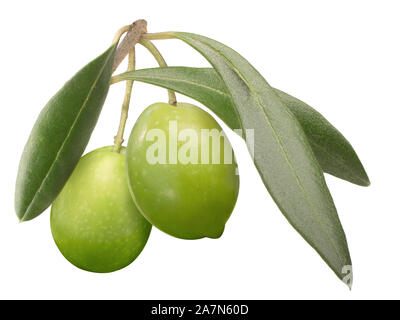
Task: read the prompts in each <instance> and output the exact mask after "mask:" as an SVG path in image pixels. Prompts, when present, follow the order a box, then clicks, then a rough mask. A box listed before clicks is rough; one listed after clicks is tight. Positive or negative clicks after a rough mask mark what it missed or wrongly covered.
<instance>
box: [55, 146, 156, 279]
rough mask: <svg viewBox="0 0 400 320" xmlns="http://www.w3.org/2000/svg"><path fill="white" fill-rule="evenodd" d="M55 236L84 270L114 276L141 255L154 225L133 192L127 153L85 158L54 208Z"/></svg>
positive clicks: (102, 153) (103, 150) (110, 151)
mask: <svg viewBox="0 0 400 320" xmlns="http://www.w3.org/2000/svg"><path fill="white" fill-rule="evenodd" d="M50 222H51V231H52V234H53V238H54V241H55V242H56V244H57V246H58V248H59V249H60V251H61V253H62V254H63V255H64V257H65V258H66V259H67V260H69V261H70V262H71V263H72V264H74V265H75V266H77V267H78V268H81V269H84V270H87V271H92V272H99V273H105V272H112V271H116V270H119V269H121V268H124V267H126V266H127V265H129V264H130V263H131V262H132V261H134V260H135V259H136V257H137V256H138V255H139V254H140V252H141V251H142V249H143V248H144V246H145V244H146V242H147V239H148V238H149V235H150V231H151V225H150V224H149V223H148V222H147V221H146V219H145V218H143V216H142V215H141V214H140V212H139V210H138V209H137V207H136V206H135V204H134V202H133V200H132V198H131V195H130V193H129V189H128V182H127V177H126V161H125V150H124V149H122V150H121V152H120V153H118V152H114V151H113V147H104V148H100V149H97V150H94V151H92V152H90V153H88V154H87V155H85V156H84V157H82V158H81V159H80V160H79V162H78V165H77V166H76V168H75V169H74V171H73V173H72V175H71V177H70V178H69V180H68V182H67V183H66V185H65V186H64V188H63V190H62V191H61V193H60V194H59V195H58V197H57V198H56V200H55V202H54V203H53V206H52V209H51V219H50Z"/></svg>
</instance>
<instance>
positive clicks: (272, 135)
mask: <svg viewBox="0 0 400 320" xmlns="http://www.w3.org/2000/svg"><path fill="white" fill-rule="evenodd" d="M169 35H170V36H171V37H174V38H177V39H180V40H182V41H184V42H186V43H187V44H189V45H190V46H192V47H193V48H194V49H196V50H197V51H198V52H200V53H201V54H202V55H203V56H204V57H205V58H206V59H207V60H208V61H209V62H210V63H211V65H212V66H213V67H214V69H215V70H216V71H217V72H218V74H219V75H220V76H221V78H222V80H223V82H224V84H225V86H226V88H227V91H228V92H229V94H230V97H231V99H232V102H233V105H234V107H235V108H234V109H235V112H236V113H237V117H238V119H239V120H240V123H241V128H243V129H245V130H243V131H244V135H245V136H246V130H254V139H255V141H254V163H255V166H256V168H257V170H258V172H259V174H260V176H261V178H262V180H263V182H264V184H265V186H266V187H267V189H268V191H269V193H270V194H271V196H272V198H273V199H274V200H275V202H276V204H277V205H278V207H279V208H280V210H281V211H282V213H283V214H284V215H285V217H286V218H287V219H288V221H289V223H290V224H291V225H292V226H293V227H294V228H295V229H296V230H297V231H298V232H299V233H300V234H301V235H302V236H303V237H304V239H305V240H306V241H307V242H308V243H309V244H310V245H311V246H312V247H313V248H314V249H315V250H316V251H317V252H318V253H319V254H320V256H321V257H322V259H323V260H324V261H325V262H326V263H327V264H328V266H329V267H330V268H331V269H332V270H333V271H334V272H335V274H336V275H337V276H338V277H339V278H340V279H343V280H344V279H345V276H346V274H345V271H344V270H348V269H349V266H351V259H350V254H349V251H348V247H347V241H346V237H345V234H344V231H343V229H342V226H341V223H340V220H339V217H338V215H337V212H336V208H335V205H334V203H333V199H332V197H331V195H330V192H329V189H328V187H327V185H326V182H325V179H324V176H323V172H322V170H321V167H320V166H319V164H318V162H317V160H316V158H315V155H314V153H313V151H312V149H311V147H310V145H309V143H308V140H307V137H306V135H305V133H304V131H303V129H302V127H301V126H300V124H299V122H298V121H297V119H296V118H295V117H294V115H293V113H292V112H291V111H290V110H289V109H288V108H287V107H286V106H285V104H284V103H283V102H282V101H281V100H280V98H279V97H278V95H277V94H276V92H275V91H274V90H273V89H272V88H271V87H270V86H269V84H268V83H267V82H266V81H265V79H264V78H263V77H262V76H261V75H260V73H259V72H258V71H257V70H255V69H254V67H253V66H251V65H250V63H249V62H248V61H247V60H246V59H244V58H243V57H242V56H240V55H239V54H238V53H237V52H235V51H234V50H232V49H231V48H229V47H227V46H225V45H224V44H222V43H220V42H217V41H215V40H212V39H209V38H206V37H203V36H200V35H196V34H191V33H181V32H172V33H169ZM246 142H247V144H248V147H249V148H251V144H250V141H246Z"/></svg>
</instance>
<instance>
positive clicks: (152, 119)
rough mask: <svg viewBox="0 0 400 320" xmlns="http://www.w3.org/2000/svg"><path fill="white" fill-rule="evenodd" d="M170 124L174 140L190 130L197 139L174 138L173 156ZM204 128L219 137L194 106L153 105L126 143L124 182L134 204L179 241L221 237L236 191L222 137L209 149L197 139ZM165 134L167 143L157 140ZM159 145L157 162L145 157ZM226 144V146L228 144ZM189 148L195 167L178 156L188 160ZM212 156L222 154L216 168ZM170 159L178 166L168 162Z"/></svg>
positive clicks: (236, 178)
mask: <svg viewBox="0 0 400 320" xmlns="http://www.w3.org/2000/svg"><path fill="white" fill-rule="evenodd" d="M172 124H175V125H176V134H177V136H180V135H181V134H182V133H184V132H185V130H188V129H189V130H191V132H195V133H196V134H197V137H198V139H197V140H196V139H195V140H190V139H179V138H178V139H177V140H176V141H177V150H176V152H175V153H174V150H173V146H172V145H173V141H172V140H174V139H173V138H172V135H171V132H172V131H173V128H172V129H171V126H172ZM202 129H206V130H207V129H208V130H218V132H220V133H222V128H221V127H220V126H219V124H218V123H217V122H216V121H215V119H213V118H212V117H211V115H210V114H208V113H207V112H206V111H204V110H202V109H200V108H198V107H196V106H194V105H191V104H188V103H178V105H177V106H172V105H170V104H167V103H156V104H153V105H151V106H149V107H148V108H147V109H146V110H145V111H144V112H143V113H142V114H141V115H140V117H139V118H138V120H137V121H136V123H135V125H134V127H133V129H132V132H131V135H130V138H129V142H128V147H127V169H128V180H129V186H130V190H131V193H132V197H133V198H134V201H135V203H136V205H137V206H138V208H139V209H140V211H141V212H142V214H143V215H144V216H145V217H146V218H147V219H148V220H149V221H150V222H151V223H152V224H153V225H154V226H156V227H157V228H159V229H160V230H162V231H164V232H166V233H167V234H169V235H172V236H175V237H177V238H182V239H200V238H204V237H208V238H219V237H220V236H221V235H222V233H223V231H224V228H225V223H226V222H227V220H228V219H229V217H230V215H231V213H232V211H233V209H234V206H235V203H236V200H237V196H238V192H239V176H238V174H237V164H236V162H235V158H234V156H233V152H232V149H230V152H231V157H232V161H231V162H230V163H227V164H225V163H224V159H225V157H226V156H227V154H224V151H223V146H224V143H223V140H224V138H223V137H220V138H218V139H220V145H221V146H220V148H219V149H218V150H216V151H215V150H212V146H213V143H212V142H211V140H209V141H208V143H209V145H207V143H206V142H205V140H203V139H200V137H201V130H202ZM170 130H172V131H170ZM163 132H164V134H165V141H162V140H163V139H161V138H160V137H159V139H158V141H157V138H156V137H155V136H156V135H157V134H162V133H163ZM225 139H227V138H226V137H225ZM157 142H158V143H159V146H160V147H162V144H163V142H165V143H164V144H166V148H165V149H164V150H163V149H162V148H160V149H159V150H157V151H155V152H154V155H155V156H156V158H157V157H158V160H159V161H158V162H157V161H152V159H151V158H150V159H149V155H151V154H152V153H151V151H152V150H153V151H154V144H155V143H157ZM226 142H227V143H228V145H229V147H230V143H229V141H228V140H226ZM171 150H172V158H171V157H170V156H171V154H170V153H171ZM187 150H192V151H193V150H198V154H196V155H195V156H194V159H197V160H199V161H198V163H193V162H184V163H182V161H181V160H182V158H183V159H184V160H187V158H186V156H187V155H188V153H186V151H187ZM201 150H207V151H209V153H210V158H209V163H205V162H204V161H202V160H201ZM216 152H219V153H220V155H221V156H220V163H217V164H214V163H212V159H211V156H214V155H215V153H216ZM174 158H175V160H176V162H174V161H171V159H172V160H174ZM192 159H193V158H192ZM153 160H154V159H153Z"/></svg>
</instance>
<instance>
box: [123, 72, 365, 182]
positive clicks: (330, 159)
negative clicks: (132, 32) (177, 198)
mask: <svg viewBox="0 0 400 320" xmlns="http://www.w3.org/2000/svg"><path fill="white" fill-rule="evenodd" d="M116 79H118V80H136V81H142V82H145V83H149V84H153V85H157V86H160V87H163V88H167V89H171V90H174V91H176V92H179V93H181V94H184V95H186V96H189V97H191V98H193V99H195V100H197V101H199V102H201V103H202V104H204V105H205V106H206V107H208V108H209V109H211V110H212V111H213V112H214V113H215V114H216V115H217V116H218V117H220V118H221V119H222V120H223V121H224V122H225V123H226V124H227V125H228V126H229V127H230V128H231V129H241V128H240V121H239V119H238V117H237V115H236V113H235V112H234V106H233V105H232V100H231V98H230V96H229V93H228V92H227V89H226V87H225V85H224V83H223V81H222V79H221V77H220V76H219V75H218V73H217V72H216V71H215V70H214V69H212V68H190V67H166V68H150V69H141V70H136V71H133V72H127V73H123V74H120V75H118V76H117V77H116ZM274 90H275V92H276V93H277V95H278V96H279V98H280V99H281V100H282V102H283V103H284V104H285V105H286V106H287V107H288V108H289V109H290V111H291V112H292V113H293V114H294V115H295V116H296V118H297V120H298V121H299V122H300V125H301V126H302V128H303V130H304V132H305V134H306V136H307V138H308V142H309V143H310V145H311V148H312V149H313V151H314V154H315V156H316V158H317V160H318V162H319V164H320V166H321V167H322V169H323V171H325V172H326V173H329V174H331V175H333V176H336V177H338V178H341V179H344V180H347V181H349V182H352V183H355V184H358V185H361V186H368V185H369V184H370V182H369V179H368V176H367V173H366V172H365V170H364V167H363V165H362V164H361V161H360V160H359V158H358V156H357V154H356V152H355V151H354V149H353V147H352V146H351V144H350V143H349V142H348V141H347V139H346V138H345V137H344V136H343V135H342V134H341V133H340V132H339V131H338V130H337V129H336V128H335V127H334V126H333V125H332V124H331V123H330V122H329V121H328V120H326V119H325V118H324V117H323V116H322V115H321V114H320V113H319V112H318V111H316V110H315V109H313V108H312V107H310V106H309V105H307V104H306V103H304V102H303V101H300V100H299V99H297V98H295V97H293V96H291V95H289V94H287V93H285V92H283V91H280V90H278V89H274Z"/></svg>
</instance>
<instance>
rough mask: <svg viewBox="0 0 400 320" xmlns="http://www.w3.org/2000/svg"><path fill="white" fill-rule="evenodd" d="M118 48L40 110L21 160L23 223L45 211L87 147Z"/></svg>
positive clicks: (18, 192) (18, 201)
mask: <svg viewBox="0 0 400 320" xmlns="http://www.w3.org/2000/svg"><path fill="white" fill-rule="evenodd" d="M115 49H116V45H113V46H111V47H110V48H109V49H108V50H106V51H105V52H104V53H103V54H102V55H100V56H99V57H97V58H96V59H95V60H93V61H92V62H90V63H89V64H87V65H86V66H85V67H84V68H83V69H81V70H80V71H79V72H78V73H77V74H76V75H75V76H74V77H72V78H71V79H70V80H69V81H68V82H67V83H66V84H65V85H64V86H63V87H62V88H61V89H60V91H58V92H57V93H56V95H55V96H53V98H51V100H50V101H49V102H48V103H47V105H46V106H45V107H44V108H43V110H42V111H41V113H40V114H39V117H38V119H37V120H36V123H35V125H34V127H33V129H32V132H31V134H30V136H29V139H28V141H27V143H26V145H25V149H24V151H23V154H22V157H21V161H20V164H19V170H18V176H17V183H16V188H15V210H16V213H17V216H18V217H19V219H20V220H21V221H26V220H31V219H33V218H35V217H36V216H38V215H39V214H41V213H42V212H43V211H44V210H46V208H47V207H48V206H49V205H50V204H51V203H52V202H53V200H54V199H55V198H56V197H57V195H58V193H59V192H60V191H61V189H62V187H63V186H64V184H65V182H66V181H67V179H68V177H69V176H70V174H71V173H72V171H73V169H74V167H75V165H76V164H77V162H78V160H79V158H80V157H81V155H82V153H83V151H84V150H85V147H86V145H87V143H88V142H89V138H90V135H91V133H92V131H93V129H94V127H95V125H96V122H97V119H98V117H99V114H100V111H101V109H102V106H103V104H104V101H105V98H106V96H107V92H108V89H109V84H110V78H111V70H112V67H113V62H114V54H115Z"/></svg>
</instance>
